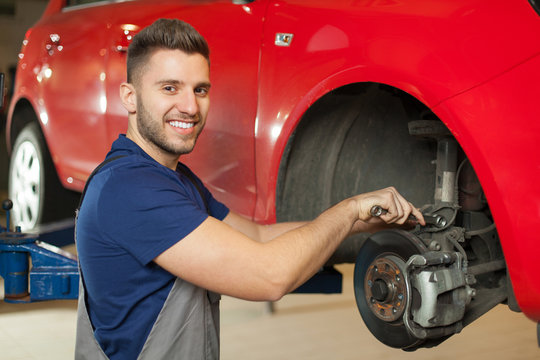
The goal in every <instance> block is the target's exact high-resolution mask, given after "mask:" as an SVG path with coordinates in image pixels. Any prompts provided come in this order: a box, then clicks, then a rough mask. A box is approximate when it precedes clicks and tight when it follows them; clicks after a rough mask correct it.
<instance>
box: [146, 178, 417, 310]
mask: <svg viewBox="0 0 540 360" xmlns="http://www.w3.org/2000/svg"><path fill="white" fill-rule="evenodd" d="M374 205H381V206H383V207H384V208H385V209H388V213H387V214H385V215H383V216H381V218H372V216H371V215H370V213H369V211H370V209H371V207H372V206H374ZM411 213H413V214H414V215H415V216H416V217H417V218H418V219H419V221H421V222H423V219H422V215H421V214H420V212H419V211H418V210H417V209H415V208H414V207H413V206H412V205H411V204H410V203H409V202H407V201H406V200H405V199H404V198H403V197H402V196H401V195H399V194H398V193H397V191H395V189H393V188H388V189H384V190H380V191H376V192H373V193H368V194H363V195H359V196H356V197H354V198H350V199H347V200H344V201H342V202H340V203H339V204H337V205H335V206H334V207H332V208H330V209H328V210H327V211H325V212H323V213H322V214H321V215H320V216H318V217H317V218H316V219H315V220H313V221H311V222H307V223H292V225H290V224H289V225H285V224H283V225H278V226H269V227H268V228H267V229H261V228H260V227H258V226H253V225H250V224H249V223H250V222H249V221H248V220H245V221H246V222H244V221H243V219H241V218H240V217H238V218H237V215H232V216H231V217H229V216H228V217H227V218H228V219H227V218H226V220H227V221H226V222H222V221H219V220H217V219H215V218H212V217H209V218H208V219H207V220H205V221H204V222H203V223H202V224H201V225H200V226H199V227H198V228H197V229H195V230H194V231H193V232H191V233H190V234H189V235H188V236H186V237H185V238H184V239H182V240H181V241H178V243H176V244H175V245H173V246H172V247H170V248H169V249H167V250H166V251H164V252H163V253H162V254H160V255H159V256H158V257H156V259H155V260H154V261H155V262H156V263H157V264H158V265H160V266H161V267H163V268H164V269H166V270H167V271H169V272H171V273H172V274H174V275H176V276H178V277H180V278H182V279H184V280H186V281H189V282H191V283H193V284H196V285H198V286H200V287H203V288H206V289H209V290H212V291H215V292H219V293H221V294H224V295H230V296H234V297H237V298H242V299H246V300H277V299H280V298H281V297H282V296H283V295H285V294H287V293H289V292H290V291H292V290H294V289H295V288H297V287H298V286H300V285H301V284H303V283H304V282H305V281H307V280H308V279H309V278H310V277H311V276H313V274H315V273H316V272H317V270H318V269H320V267H321V266H322V265H324V263H325V262H326V260H327V259H328V258H329V257H330V256H331V255H332V253H333V252H334V251H335V249H336V248H337V246H338V245H339V244H340V243H341V241H342V240H343V239H345V238H346V237H347V236H348V235H349V234H351V233H354V232H359V231H366V230H368V229H369V228H370V227H372V226H378V225H380V222H381V221H384V222H386V223H398V224H403V223H404V222H405V221H407V218H408V216H409V214H411ZM289 227H290V228H289ZM274 236H275V237H274ZM270 239H272V241H268V240H270ZM260 241H261V242H260Z"/></svg>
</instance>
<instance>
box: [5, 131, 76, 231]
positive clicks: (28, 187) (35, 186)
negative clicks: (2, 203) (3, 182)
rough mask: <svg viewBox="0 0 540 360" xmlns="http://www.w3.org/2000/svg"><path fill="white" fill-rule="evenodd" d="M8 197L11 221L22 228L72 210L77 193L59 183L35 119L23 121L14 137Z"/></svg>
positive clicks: (28, 227) (66, 215)
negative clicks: (11, 203) (23, 123)
mask: <svg viewBox="0 0 540 360" xmlns="http://www.w3.org/2000/svg"><path fill="white" fill-rule="evenodd" d="M9 197H10V199H11V200H12V201H13V210H12V223H13V224H14V225H15V226H20V227H21V229H22V230H30V229H33V228H34V227H36V226H37V225H39V224H42V223H45V222H50V221H55V220H59V219H62V218H67V217H70V216H73V214H74V209H75V206H76V205H75V204H76V198H77V197H78V195H77V194H76V193H74V192H72V191H69V190H66V189H64V188H63V187H62V186H61V184H60V181H59V180H58V177H57V175H56V172H55V168H54V166H53V164H52V161H51V158H50V155H49V151H48V150H47V147H46V144H45V139H44V138H43V135H42V133H41V129H40V128H39V125H38V124H37V123H30V124H28V125H26V127H24V129H23V130H22V131H21V132H20V133H19V135H18V136H17V139H16V140H15V143H14V146H13V150H12V153H11V159H10V165H9Z"/></svg>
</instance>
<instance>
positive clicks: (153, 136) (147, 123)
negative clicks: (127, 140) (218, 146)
mask: <svg viewBox="0 0 540 360" xmlns="http://www.w3.org/2000/svg"><path fill="white" fill-rule="evenodd" d="M195 118H196V119H199V120H200V114H197V115H196V116H195ZM181 119H184V120H193V117H190V116H184V117H183V118H182V117H181V118H180V119H179V120H181ZM162 126H163V121H158V120H157V119H154V118H153V117H152V114H150V113H149V112H148V111H147V110H146V108H145V107H144V104H143V102H142V99H141V98H138V99H137V128H138V130H139V133H140V134H141V136H142V137H143V138H144V139H145V140H146V141H148V142H150V143H152V144H153V145H154V146H156V147H157V148H159V149H161V150H163V151H165V152H167V153H169V154H173V155H177V156H180V155H184V154H189V153H190V152H191V151H192V150H193V147H194V146H195V142H196V141H197V138H198V136H199V133H200V131H196V130H195V131H196V132H195V133H193V134H191V135H189V136H187V137H186V141H184V142H182V144H178V145H177V144H174V143H172V142H170V141H167V138H166V135H165V131H164V129H163V127H162ZM179 136H180V135H179Z"/></svg>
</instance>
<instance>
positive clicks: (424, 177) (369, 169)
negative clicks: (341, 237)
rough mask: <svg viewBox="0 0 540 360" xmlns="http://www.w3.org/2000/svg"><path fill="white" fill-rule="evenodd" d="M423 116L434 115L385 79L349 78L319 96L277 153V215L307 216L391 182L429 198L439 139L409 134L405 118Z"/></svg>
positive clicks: (421, 199)
mask: <svg viewBox="0 0 540 360" xmlns="http://www.w3.org/2000/svg"><path fill="white" fill-rule="evenodd" d="M421 119H437V118H436V117H435V115H434V114H433V113H432V112H431V111H430V110H429V109H428V108H427V107H426V106H425V105H423V104H422V103H420V102H419V101H418V100H416V99H415V98H413V97H412V96H410V95H408V94H406V93H405V92H402V91H400V90H398V89H395V88H392V87H389V86H386V85H381V84H374V83H358V84H351V85H347V86H344V87H341V88H339V89H336V90H334V91H332V92H330V93H328V94H326V95H325V96H323V97H322V98H320V99H319V100H318V101H316V102H315V103H314V104H313V105H312V106H311V107H310V108H309V109H308V110H307V111H306V112H305V114H304V115H303V117H302V119H301V120H300V122H299V124H298V125H297V127H296V129H295V131H294V133H293V136H291V138H290V139H289V141H288V143H287V146H286V148H285V151H284V154H283V156H282V159H281V162H280V169H279V175H278V183H277V189H276V215H277V220H278V221H288V220H293V219H296V220H298V219H303V220H309V219H312V218H314V217H315V216H317V215H318V214H319V213H320V212H321V211H323V210H325V209H326V208H328V207H329V206H331V205H333V204H335V203H337V202H338V201H340V200H341V199H344V198H346V197H348V196H352V195H354V194H356V193H360V192H365V191H372V190H375V189H377V188H381V187H385V186H390V185H396V187H397V188H398V190H399V191H400V192H402V193H403V194H404V195H405V196H406V197H407V198H408V199H410V200H411V201H412V202H413V203H415V204H417V203H418V204H424V203H430V202H431V199H432V196H433V189H434V182H433V179H434V171H435V166H434V165H433V159H434V157H433V156H434V155H433V154H435V146H436V144H434V143H433V142H430V141H426V140H424V139H420V138H417V137H413V136H410V135H409V133H408V122H409V121H411V120H421ZM411 179H414V181H411ZM411 184H414V186H410V185H411Z"/></svg>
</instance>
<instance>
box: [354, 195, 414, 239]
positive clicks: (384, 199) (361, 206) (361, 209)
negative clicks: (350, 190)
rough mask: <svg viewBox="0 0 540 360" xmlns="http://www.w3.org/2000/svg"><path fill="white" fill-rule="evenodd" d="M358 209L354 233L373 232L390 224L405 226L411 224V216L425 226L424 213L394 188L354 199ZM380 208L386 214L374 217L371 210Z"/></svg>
mask: <svg viewBox="0 0 540 360" xmlns="http://www.w3.org/2000/svg"><path fill="white" fill-rule="evenodd" d="M352 200H354V201H355V202H356V206H357V209H358V221H357V222H356V223H355V224H354V226H353V232H361V231H367V232H373V231H376V230H381V229H383V228H386V227H388V224H395V225H404V224H409V223H410V222H411V219H410V215H413V216H414V217H415V218H416V221H417V222H418V223H420V224H421V225H425V221H424V217H423V216H422V213H421V212H420V211H419V210H418V209H417V208H415V207H414V206H413V205H412V204H411V203H410V202H408V201H407V200H406V199H405V198H404V197H403V196H402V195H401V194H400V193H399V192H398V191H397V190H396V189H395V188H394V187H388V188H386V189H381V190H377V191H373V192H369V193H365V194H361V195H358V196H355V197H353V198H352ZM374 206H380V207H381V208H383V209H385V210H386V211H385V213H383V214H381V215H380V216H373V215H372V214H371V209H372V208H373V207H374Z"/></svg>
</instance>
